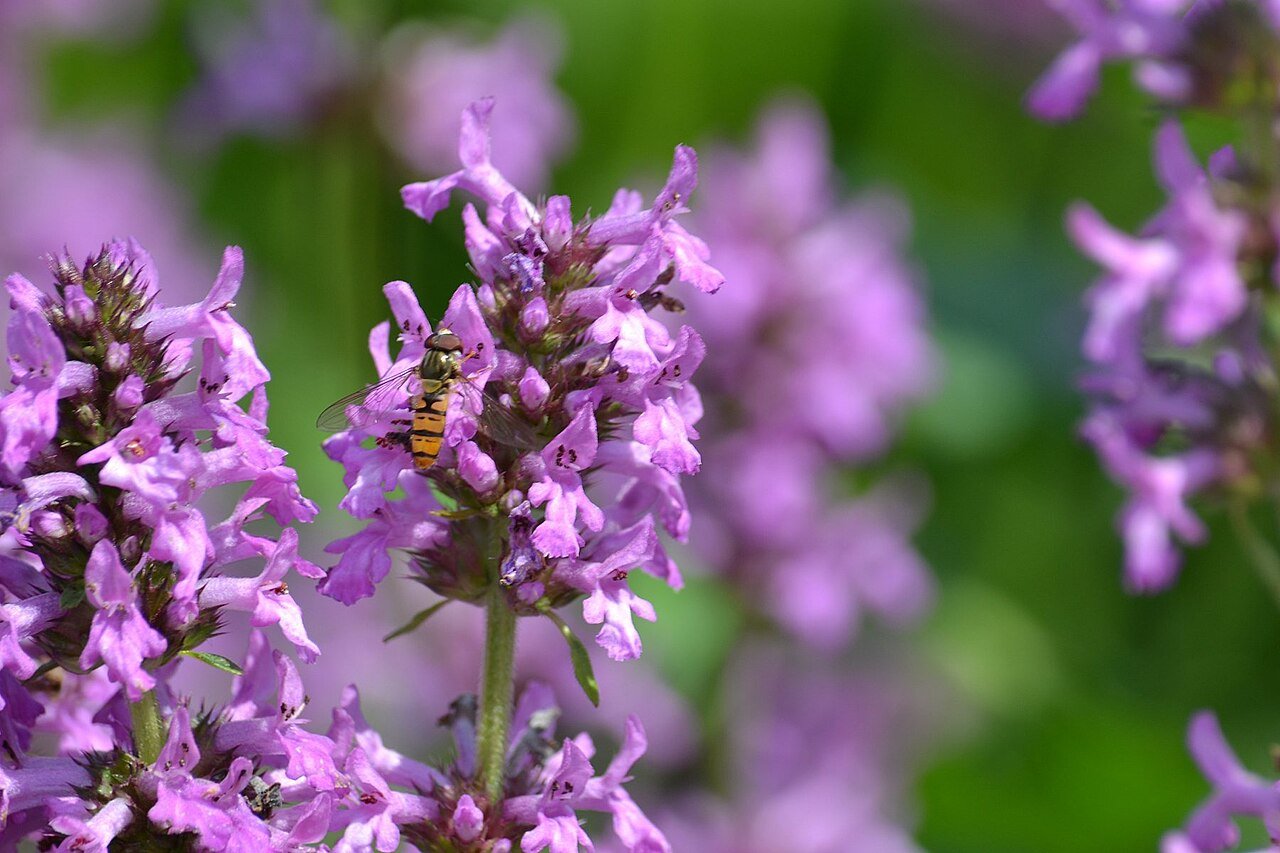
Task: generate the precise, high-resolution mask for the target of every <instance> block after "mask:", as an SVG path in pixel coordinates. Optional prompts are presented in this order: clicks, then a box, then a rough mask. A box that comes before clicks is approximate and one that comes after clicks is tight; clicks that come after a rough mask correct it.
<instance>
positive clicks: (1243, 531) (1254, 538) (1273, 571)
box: [1231, 504, 1280, 607]
mask: <svg viewBox="0 0 1280 853" xmlns="http://www.w3.org/2000/svg"><path fill="white" fill-rule="evenodd" d="M1231 521H1232V524H1233V525H1234V526H1235V530H1236V536H1238V537H1239V538H1240V541H1241V543H1243V545H1244V548H1245V551H1246V552H1247V553H1248V554H1249V558H1250V560H1249V561H1250V562H1251V563H1252V564H1253V568H1254V570H1255V571H1256V572H1257V573H1258V577H1259V578H1261V579H1262V582H1263V583H1264V584H1266V586H1267V589H1268V590H1269V591H1270V592H1271V597H1272V598H1273V599H1274V600H1275V602H1276V606H1277V607H1280V554H1277V553H1276V549H1275V548H1274V547H1272V545H1271V543H1270V542H1268V541H1267V540H1266V539H1265V538H1264V537H1263V535H1262V534H1261V533H1260V532H1259V531H1258V529H1257V528H1256V527H1254V525H1253V522H1251V521H1250V520H1249V514H1248V510H1247V509H1246V508H1245V507H1244V506H1243V505H1242V504H1236V505H1235V506H1233V507H1232V508H1231Z"/></svg>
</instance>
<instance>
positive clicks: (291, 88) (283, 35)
mask: <svg viewBox="0 0 1280 853" xmlns="http://www.w3.org/2000/svg"><path fill="white" fill-rule="evenodd" d="M248 5H249V7H250V8H249V9H248V11H247V12H246V13H245V14H244V15H243V16H238V15H237V14H236V13H235V12H234V11H233V10H232V9H230V8H227V7H222V6H211V5H201V6H198V7H196V10H195V18H194V20H193V24H192V33H193V35H194V37H195V43H196V49H197V52H198V54H199V56H200V60H201V65H202V68H201V73H200V77H199V79H198V81H197V82H196V84H195V86H194V87H193V89H192V91H191V92H190V93H189V94H188V95H187V99H186V102H185V103H184V104H183V107H182V121H183V123H184V124H186V125H188V126H189V127H190V128H191V131H192V133H193V134H197V135H198V141H199V143H200V144H202V145H203V144H208V142H209V136H210V135H212V136H214V137H221V136H224V135H231V134H236V133H255V134H261V135H264V136H282V135H286V134H288V133H290V132H292V131H294V130H296V129H297V128H298V127H299V126H300V125H302V124H303V123H304V122H306V121H308V120H310V119H313V118H315V117H316V116H317V115H318V114H320V113H321V112H322V111H323V110H324V109H325V106H326V103H327V102H328V101H330V100H332V99H333V98H335V97H336V96H338V95H339V94H340V93H341V91H342V90H343V89H344V88H346V87H348V86H350V85H351V84H352V83H353V82H354V78H355V77H356V74H357V71H358V69H357V66H356V62H355V56H354V49H353V46H352V44H351V43H350V39H349V37H348V35H347V33H346V32H345V31H344V30H343V29H342V27H341V26H340V24H339V23H338V21H337V20H335V19H334V18H332V17H331V16H330V15H329V14H328V13H327V12H326V11H325V10H324V9H323V8H322V4H321V3H320V2H319V0H251V2H250V3H249V4H248Z"/></svg>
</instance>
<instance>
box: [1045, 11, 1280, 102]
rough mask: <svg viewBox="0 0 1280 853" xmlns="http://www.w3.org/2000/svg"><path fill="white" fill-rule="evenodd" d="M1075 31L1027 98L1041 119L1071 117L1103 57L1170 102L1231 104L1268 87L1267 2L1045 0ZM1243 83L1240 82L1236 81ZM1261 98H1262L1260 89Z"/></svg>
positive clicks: (1275, 19)
mask: <svg viewBox="0 0 1280 853" xmlns="http://www.w3.org/2000/svg"><path fill="white" fill-rule="evenodd" d="M1047 2H1048V5H1051V6H1053V7H1054V8H1055V9H1056V10H1057V11H1058V12H1059V13H1060V14H1061V15H1062V16H1063V17H1064V18H1065V19H1066V20H1067V22H1068V23H1069V24H1070V25H1071V26H1072V27H1074V28H1075V29H1076V31H1077V32H1078V33H1079V35H1080V39H1079V41H1077V42H1075V43H1074V44H1072V45H1071V46H1070V47H1068V48H1067V49H1066V50H1065V51H1063V52H1062V54H1061V55H1060V56H1059V57H1058V59H1057V61H1056V62H1054V64H1053V66H1052V67H1051V68H1050V69H1049V70H1048V71H1047V72H1046V73H1045V75H1044V76H1043V77H1042V78H1041V79H1040V81H1039V82H1038V83H1037V84H1036V86H1035V87H1034V88H1033V89H1032V90H1031V93H1030V95H1029V96H1028V106H1029V107H1030V109H1031V111H1032V112H1033V113H1035V114H1036V115H1037V116H1039V117H1041V118H1043V119H1046V120H1049V121H1063V120H1066V119H1071V118H1074V117H1075V116H1076V115H1078V114H1079V113H1080V111H1081V110H1082V109H1083V108H1084V106H1085V104H1086V103H1087V102H1088V100H1089V98H1090V97H1091V96H1092V95H1093V93H1094V91H1096V89H1097V88H1098V80H1099V74H1100V72H1101V70H1102V67H1103V66H1104V65H1105V64H1106V63H1109V62H1131V63H1133V76H1134V79H1135V81H1136V82H1137V83H1138V85H1139V86H1140V87H1141V88H1142V89H1143V90H1144V91H1145V92H1146V93H1147V94H1149V95H1151V96H1152V97H1153V98H1155V99H1157V100H1158V101H1159V102H1161V103H1162V104H1164V105H1166V106H1170V107H1195V108H1205V109H1212V110H1215V111H1216V110H1221V109H1229V108H1232V107H1235V106H1238V105H1239V104H1240V103H1241V101H1242V100H1249V99H1252V98H1253V97H1256V96H1257V95H1258V94H1260V93H1259V91H1258V89H1259V88H1264V89H1270V90H1271V91H1270V96H1271V98H1272V100H1273V101H1274V83H1275V81H1276V79H1277V77H1276V75H1277V74H1280V67H1277V65H1276V63H1275V61H1274V56H1273V52H1274V46H1273V45H1272V44H1271V43H1272V42H1274V40H1275V34H1274V28H1275V27H1277V26H1280V3H1276V2H1275V0H1047ZM1241 84H1243V85H1241ZM1264 97H1266V95H1265V94H1264Z"/></svg>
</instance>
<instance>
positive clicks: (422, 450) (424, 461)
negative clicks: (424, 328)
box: [409, 329, 462, 471]
mask: <svg viewBox="0 0 1280 853" xmlns="http://www.w3.org/2000/svg"><path fill="white" fill-rule="evenodd" d="M461 354H462V341H460V340H458V336H457V335H455V334H453V333H452V332H450V331H449V330H448V329H441V330H440V331H438V332H436V333H435V334H433V335H431V337H429V338H427V351H426V353H425V354H424V355H423V356H422V363H421V364H420V365H418V381H419V382H420V383H421V384H422V390H421V393H419V394H415V395H414V397H413V400H411V401H410V403H409V407H410V409H412V411H413V423H412V425H411V426H410V428H409V452H410V453H411V454H413V464H414V467H416V468H417V469H418V470H419V471H426V470H428V469H429V468H431V466H432V465H434V464H436V459H437V458H438V457H439V456H440V446H441V444H442V443H443V442H444V423H445V413H446V412H448V410H449V398H450V397H451V396H453V389H454V386H455V385H456V384H457V381H458V376H459V371H458V361H459V358H460V357H461Z"/></svg>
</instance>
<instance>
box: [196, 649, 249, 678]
mask: <svg viewBox="0 0 1280 853" xmlns="http://www.w3.org/2000/svg"><path fill="white" fill-rule="evenodd" d="M180 654H184V655H186V656H187V657H189V658H195V659H196V660H198V661H200V662H201V663H207V664H208V665H209V666H211V667H213V668H214V669H220V670H222V671H223V672H229V673H231V674H232V675H244V670H243V669H241V668H240V664H238V663H236V662H235V661H233V660H232V659H231V658H225V657H223V656H222V655H215V654H214V653H213V652H196V651H192V650H191V649H183V650H182V652H180Z"/></svg>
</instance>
